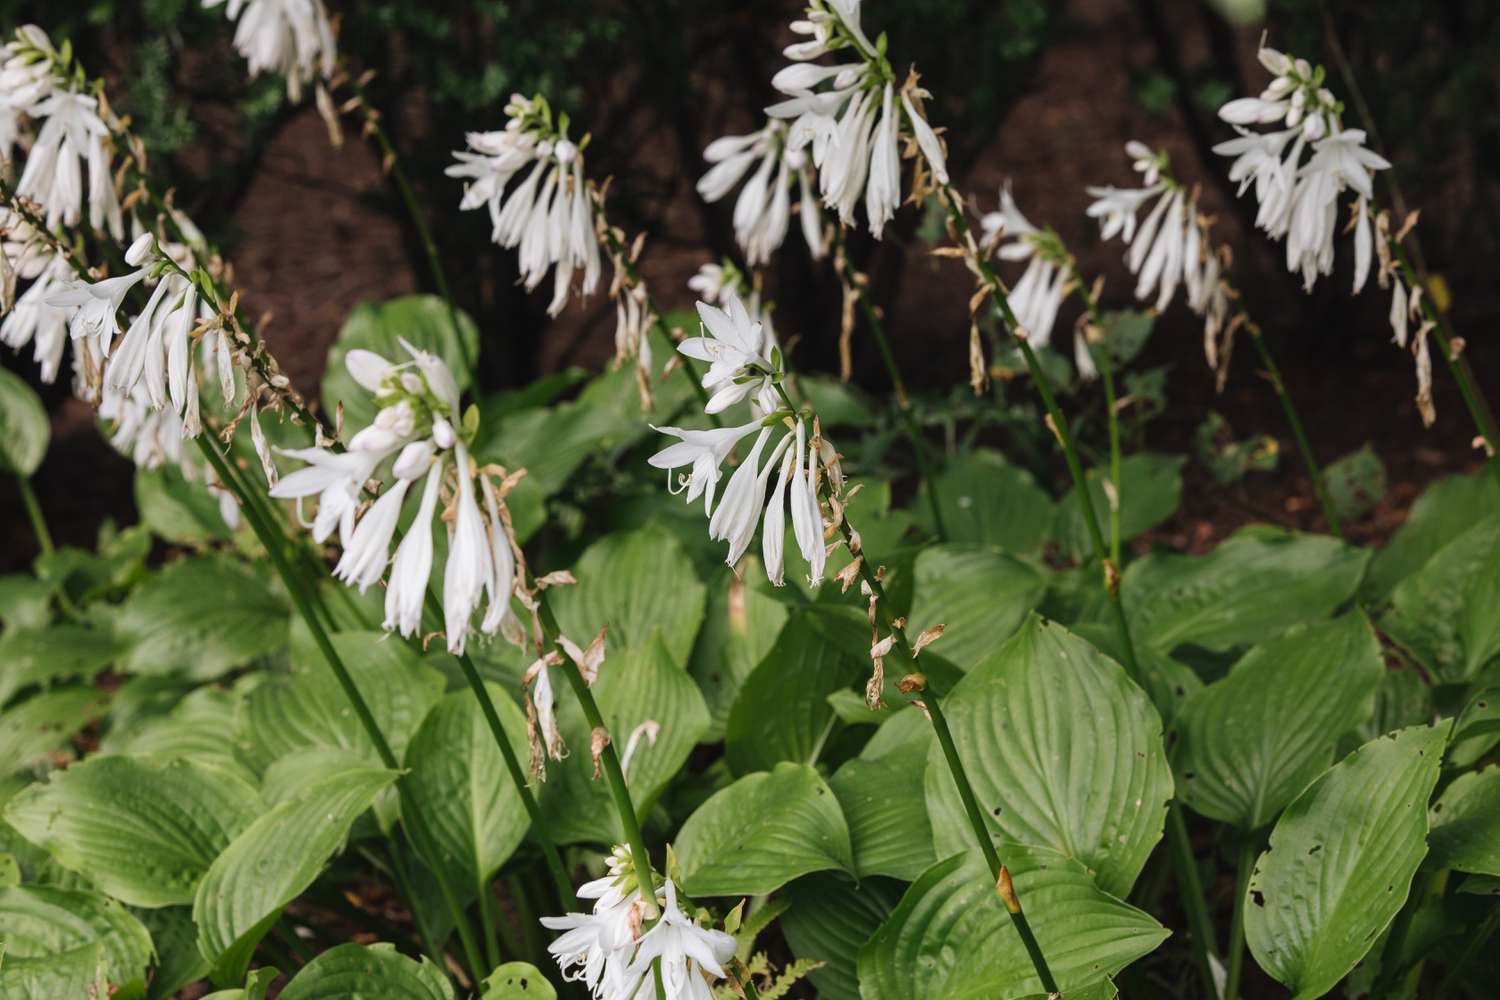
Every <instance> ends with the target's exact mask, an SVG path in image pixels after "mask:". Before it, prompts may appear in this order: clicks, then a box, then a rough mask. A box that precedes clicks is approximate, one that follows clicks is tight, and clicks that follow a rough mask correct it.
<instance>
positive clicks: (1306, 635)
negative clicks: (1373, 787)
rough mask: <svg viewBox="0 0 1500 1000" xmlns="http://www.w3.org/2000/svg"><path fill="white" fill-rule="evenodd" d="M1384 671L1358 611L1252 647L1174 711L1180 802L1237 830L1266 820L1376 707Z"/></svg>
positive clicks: (1320, 769) (1319, 769)
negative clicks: (1375, 701) (1221, 676)
mask: <svg viewBox="0 0 1500 1000" xmlns="http://www.w3.org/2000/svg"><path fill="white" fill-rule="evenodd" d="M1384 673H1385V663H1384V660H1383V658H1382V656H1381V653H1380V643H1379V642H1377V641H1376V639H1375V633H1374V632H1373V631H1372V630H1371V628H1370V626H1369V623H1368V622H1366V621H1365V618H1364V615H1362V614H1348V615H1344V616H1343V617H1341V618H1336V619H1334V620H1333V621H1330V622H1321V623H1318V624H1315V625H1310V626H1308V627H1306V628H1301V629H1295V630H1293V631H1290V632H1288V633H1286V634H1285V635H1282V636H1279V637H1277V638H1275V639H1272V640H1270V641H1268V642H1264V643H1262V644H1260V645H1259V646H1255V647H1254V648H1252V649H1251V650H1250V652H1248V653H1246V654H1245V655H1244V656H1243V657H1241V658H1240V660H1239V662H1238V663H1236V664H1235V665H1234V668H1233V669H1232V670H1231V671H1230V672H1229V675H1228V676H1227V677H1224V678H1223V679H1221V680H1218V681H1215V682H1214V683H1212V684H1210V685H1209V686H1208V687H1206V688H1204V689H1203V690H1202V691H1199V692H1198V693H1197V694H1195V695H1193V696H1192V697H1190V698H1189V699H1188V700H1187V701H1186V702H1185V703H1184V704H1183V706H1182V710H1181V712H1180V713H1179V714H1178V716H1177V722H1176V729H1177V732H1178V737H1179V739H1178V742H1177V744H1176V747H1175V748H1174V751H1173V760H1174V762H1175V765H1176V772H1177V789H1178V794H1179V795H1180V796H1181V797H1182V801H1183V802H1185V803H1187V804H1188V805H1189V806H1191V807H1192V808H1193V809H1194V810H1196V811H1197V812H1199V813H1202V814H1203V815H1204V816H1208V817H1210V818H1212V819H1217V820H1221V821H1223V822H1225V823H1232V824H1234V825H1235V826H1238V827H1240V828H1241V829H1244V830H1254V829H1257V828H1259V827H1261V826H1264V825H1265V824H1267V823H1269V822H1271V821H1272V820H1274V819H1275V818H1276V816H1277V815H1278V814H1279V813H1280V812H1281V810H1282V809H1284V808H1286V806H1287V804H1288V803H1289V802H1291V801H1292V799H1294V798H1296V797H1297V795H1298V793H1299V792H1301V791H1302V789H1304V788H1306V787H1307V785H1308V782H1310V781H1312V780H1313V779H1314V778H1316V777H1317V776H1318V775H1319V774H1322V773H1323V771H1324V770H1326V769H1327V767H1328V765H1329V764H1331V763H1332V762H1333V754H1334V748H1335V747H1336V746H1337V745H1338V741H1339V738H1340V737H1341V736H1343V735H1344V734H1345V733H1347V732H1349V731H1350V730H1352V729H1354V727H1356V726H1358V725H1359V724H1360V723H1361V722H1363V721H1364V720H1365V719H1366V718H1368V717H1369V716H1370V714H1371V713H1372V712H1373V711H1374V707H1375V706H1374V697H1375V691H1376V688H1378V687H1379V685H1380V681H1381V677H1382V676H1383V675H1384Z"/></svg>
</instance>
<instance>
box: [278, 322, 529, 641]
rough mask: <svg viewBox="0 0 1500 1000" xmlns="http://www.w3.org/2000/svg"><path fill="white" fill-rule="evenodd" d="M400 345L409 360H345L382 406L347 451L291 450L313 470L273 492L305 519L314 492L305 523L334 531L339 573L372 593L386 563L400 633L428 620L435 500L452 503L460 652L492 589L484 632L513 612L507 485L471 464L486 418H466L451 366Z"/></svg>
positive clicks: (388, 609)
mask: <svg viewBox="0 0 1500 1000" xmlns="http://www.w3.org/2000/svg"><path fill="white" fill-rule="evenodd" d="M402 346H403V347H404V348H405V349H406V352H407V354H408V355H409V356H410V360H409V361H406V362H403V363H401V364H396V363H394V362H391V361H389V360H387V359H386V358H383V357H381V356H380V355H379V354H376V353H374V352H373V351H366V350H353V351H350V352H349V353H348V355H347V356H346V357H345V359H344V363H345V365H346V367H347V368H348V370H349V374H350V375H351V376H352V377H353V378H354V380H355V381H356V382H358V383H359V384H360V386H362V387H363V388H365V389H367V390H368V391H369V392H370V393H371V394H372V395H373V396H374V397H375V401H376V402H377V403H378V404H379V412H378V413H377V414H376V416H375V419H374V420H373V421H372V422H371V423H370V425H369V426H367V427H365V428H363V429H362V430H360V431H359V432H358V433H357V434H355V435H354V436H353V437H352V438H351V439H350V440H349V447H348V449H347V450H346V451H334V450H333V449H331V448H325V447H315V448H297V449H289V450H286V451H284V452H283V454H285V455H287V456H289V457H291V458H295V459H298V460H299V461H302V462H305V463H306V466H305V467H304V468H301V469H298V470H297V471H295V472H293V473H291V474H290V475H287V476H283V477H281V479H280V480H279V481H278V482H277V483H276V485H274V486H272V487H271V491H270V492H271V496H273V497H276V498H278V499H295V500H297V501H298V509H299V514H300V512H301V501H302V500H303V499H304V498H306V497H310V496H314V495H316V496H317V498H318V510H317V514H316V516H315V517H314V518H313V520H312V521H311V522H310V523H308V522H305V521H304V523H305V524H306V525H307V527H309V528H311V529H312V534H313V538H314V539H315V540H316V541H319V542H322V541H324V540H326V539H327V538H328V537H329V536H330V535H332V534H333V531H334V529H335V528H337V529H338V532H339V542H340V544H341V545H342V547H343V555H342V556H341V558H340V559H339V562H338V565H337V566H336V567H335V568H334V575H335V576H337V577H338V578H339V579H341V580H343V581H344V582H345V583H347V584H349V585H350V586H355V587H358V588H359V589H360V590H361V591H364V590H367V589H368V588H369V587H370V586H371V585H372V584H374V583H377V582H378V581H379V580H380V578H381V577H382V575H384V574H385V571H386V567H387V566H389V567H390V578H389V581H388V583H387V585H386V592H385V623H384V624H385V628H387V629H391V630H395V631H399V632H400V633H401V634H402V635H403V636H410V635H412V634H414V633H415V632H416V631H417V629H418V628H420V627H421V624H422V607H423V604H424V603H425V601H426V599H427V586H428V581H429V578H430V576H431V575H432V564H433V543H432V530H433V518H434V516H435V515H436V513H437V510H438V500H439V499H440V498H442V499H445V501H446V503H445V508H444V512H443V515H442V521H443V523H444V524H445V525H446V526H447V529H448V561H447V564H446V566H445V567H444V570H443V618H444V632H445V633H446V635H447V637H448V649H449V650H450V651H451V652H453V653H462V652H463V650H464V645H465V643H466V641H467V639H468V635H469V631H470V620H471V618H472V617H473V615H474V612H475V611H476V610H477V609H478V607H479V605H480V603H481V601H482V600H483V599H484V597H485V596H486V595H488V598H489V606H488V608H487V610H486V612H485V615H484V618H483V621H482V622H481V624H480V630H481V631H482V632H484V633H485V634H486V635H494V634H495V633H496V632H497V631H499V630H500V629H501V627H502V626H504V625H505V624H506V622H507V619H508V618H510V615H511V612H510V598H511V593H512V589H513V587H514V584H515V576H516V564H515V556H514V554H513V552H512V551H511V541H510V533H509V531H508V528H507V520H506V518H505V517H504V516H503V515H502V499H503V497H502V494H501V491H499V490H497V489H496V488H495V486H494V484H492V483H491V482H490V477H489V475H488V474H487V473H486V471H485V470H483V469H477V468H476V467H475V463H474V461H473V459H472V457H471V456H470V454H469V447H470V445H471V444H472V443H473V442H472V436H473V433H474V431H475V430H477V426H478V422H477V420H474V419H470V420H468V421H464V422H459V416H458V414H459V392H458V383H457V381H456V380H455V379H454V377H453V372H452V371H451V370H450V369H449V368H448V366H447V364H445V363H444V362H443V360H442V359H441V358H439V357H437V356H436V355H433V354H430V353H428V352H426V351H423V350H419V349H418V348H416V347H413V346H412V345H411V344H408V343H406V342H405V341H402ZM477 415H478V414H477V411H474V416H475V417H477ZM450 457H451V459H452V460H451V462H450V460H449V459H450ZM388 460H391V461H392V464H391V466H390V472H391V474H392V475H393V476H394V477H395V482H394V483H392V484H391V485H390V486H389V487H388V488H386V489H385V491H384V492H382V493H381V494H380V496H379V497H378V498H377V499H376V500H375V501H374V502H373V503H371V504H369V505H368V506H367V507H364V506H363V505H362V504H361V496H362V494H363V491H364V489H365V487H366V484H367V482H368V481H369V480H370V478H371V477H372V476H373V475H374V474H375V471H376V469H377V468H378V467H379V466H381V464H382V463H384V462H386V461H388ZM450 471H451V475H449V473H450ZM418 480H421V481H422V485H421V487H420V488H419V489H420V500H419V501H418V506H417V513H416V517H415V519H414V520H413V521H412V522H411V525H410V527H409V528H408V529H407V532H406V535H405V537H403V538H402V539H401V542H400V544H398V545H397V546H396V550H395V553H394V555H393V554H392V553H391V551H390V548H391V541H392V540H393V538H394V537H395V534H396V527H397V525H398V523H399V522H400V520H401V512H402V508H403V506H404V505H405V502H406V499H407V494H408V493H409V492H410V491H411V488H412V485H413V484H414V483H416V482H417V481H418ZM476 482H477V486H476ZM445 494H446V495H445ZM481 499H482V501H483V504H482V506H481V503H480V501H481Z"/></svg>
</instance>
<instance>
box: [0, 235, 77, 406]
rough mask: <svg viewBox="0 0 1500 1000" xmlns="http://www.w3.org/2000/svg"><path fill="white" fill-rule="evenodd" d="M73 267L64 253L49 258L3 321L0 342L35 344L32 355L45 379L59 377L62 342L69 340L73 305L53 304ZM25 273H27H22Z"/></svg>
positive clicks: (50, 379) (16, 346)
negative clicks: (56, 294)
mask: <svg viewBox="0 0 1500 1000" xmlns="http://www.w3.org/2000/svg"><path fill="white" fill-rule="evenodd" d="M72 274H73V271H72V269H71V268H69V267H68V263H67V261H65V260H63V259H62V258H61V257H51V258H48V259H47V260H46V262H45V264H44V265H43V267H42V269H41V271H40V273H38V274H36V275H35V279H36V280H34V281H33V282H32V283H31V284H30V285H29V286H28V287H27V288H26V290H25V291H24V292H22V293H21V295H20V297H19V298H17V299H16V303H15V305H14V306H13V307H12V308H11V311H10V313H9V314H8V315H7V316H6V317H5V321H4V322H3V323H0V342H3V343H4V344H5V345H6V346H7V347H10V348H14V349H16V350H20V349H21V348H22V347H25V346H26V345H27V344H31V345H32V358H33V359H34V360H35V361H36V362H37V364H39V365H40V366H41V377H42V381H43V382H52V381H54V380H55V379H56V378H57V372H58V368H59V367H60V366H61V364H62V352H63V345H64V344H66V343H67V341H68V319H69V317H70V316H71V315H72V312H73V310H72V308H71V307H68V306H58V305H54V304H52V302H51V301H49V300H50V298H51V296H52V294H53V293H54V292H56V291H57V290H58V289H59V288H60V287H62V286H63V285H65V284H66V283H67V282H68V279H69V278H70V277H71V276H72ZM23 276H26V275H23Z"/></svg>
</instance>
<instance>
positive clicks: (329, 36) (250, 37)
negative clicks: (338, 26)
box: [203, 0, 338, 101]
mask: <svg viewBox="0 0 1500 1000" xmlns="http://www.w3.org/2000/svg"><path fill="white" fill-rule="evenodd" d="M221 5H225V0H203V6H204V7H205V8H213V7H218V6H221ZM224 13H225V14H226V16H228V18H229V19H230V20H231V21H236V20H237V21H238V23H237V24H236V25H235V28H234V47H235V49H236V50H237V51H238V52H239V54H240V55H242V56H244V57H245V61H246V62H247V63H249V66H250V75H251V76H259V75H260V74H262V73H280V74H281V75H282V76H284V77H286V89H287V95H288V96H289V97H290V98H291V99H292V100H293V101H300V100H301V99H302V88H303V87H305V86H306V85H307V84H308V83H311V82H312V81H313V80H315V79H317V78H319V77H322V78H327V77H329V76H332V75H333V70H334V63H335V60H336V59H337V55H338V53H337V50H336V49H335V47H334V41H333V25H332V24H331V23H330V22H329V20H328V11H327V10H326V9H325V8H324V6H323V0H228V3H227V5H225V10H224Z"/></svg>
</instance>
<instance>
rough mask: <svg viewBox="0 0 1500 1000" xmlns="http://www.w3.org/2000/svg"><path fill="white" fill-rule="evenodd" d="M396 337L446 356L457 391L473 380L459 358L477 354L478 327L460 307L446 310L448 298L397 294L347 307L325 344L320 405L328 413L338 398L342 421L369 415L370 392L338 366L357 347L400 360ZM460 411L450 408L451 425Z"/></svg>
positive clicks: (359, 423) (353, 422)
mask: <svg viewBox="0 0 1500 1000" xmlns="http://www.w3.org/2000/svg"><path fill="white" fill-rule="evenodd" d="M455 316H456V317H457V321H458V328H457V329H455V328H454V317H455ZM460 336H462V340H460V339H459V338H460ZM401 340H405V341H407V342H408V343H410V344H411V345H412V346H413V347H417V348H421V349H422V350H424V351H430V352H431V353H433V354H436V355H437V356H438V357H440V358H442V359H443V360H444V361H445V362H447V364H448V367H449V368H451V369H452V370H453V377H454V379H455V380H457V382H458V389H459V391H460V392H462V391H463V390H465V389H467V388H468V387H469V385H470V384H471V382H472V381H473V379H472V376H471V374H470V367H469V365H468V364H466V363H465V359H467V360H468V361H469V362H472V361H473V360H474V359H475V358H477V357H478V356H479V330H478V328H476V327H475V326H474V321H473V320H472V319H470V318H469V317H468V316H467V315H465V314H464V313H463V312H462V311H461V310H453V311H450V309H449V305H448V303H447V302H445V301H443V300H442V299H440V298H438V297H437V296H436V295H400V296H397V297H396V298H393V299H387V300H386V301H384V302H361V303H360V304H359V305H357V306H355V307H354V308H353V309H352V310H350V312H349V316H348V318H347V319H345V320H344V325H343V326H342V327H341V328H340V329H339V335H338V339H336V340H335V341H334V342H333V346H332V347H330V348H329V349H328V362H327V364H326V365H325V366H324V368H323V385H322V390H321V392H322V398H323V408H324V409H325V410H326V411H327V412H329V413H332V412H334V409H335V408H336V407H337V406H338V404H340V403H342V404H343V405H344V426H345V427H364V426H365V425H366V424H368V423H370V421H372V420H374V419H375V412H376V407H375V397H374V396H373V395H372V394H371V393H370V391H369V390H368V389H366V388H364V387H363V386H361V385H360V384H359V383H358V382H356V381H354V378H353V377H352V376H351V375H350V374H349V369H348V368H346V367H344V358H345V357H346V356H347V355H348V354H349V352H350V351H352V350H354V349H355V348H362V349H364V350H366V351H374V352H375V353H376V354H379V355H380V356H381V357H383V358H385V359H386V360H387V361H389V362H391V363H392V364H398V365H400V364H405V363H407V362H408V361H410V360H411V355H409V354H408V353H407V352H406V349H405V348H404V347H402V346H401V343H400V341H401ZM460 416H461V415H460V414H457V413H455V414H453V416H452V418H451V419H452V422H453V425H454V426H455V427H456V426H458V422H459V418H460Z"/></svg>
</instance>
